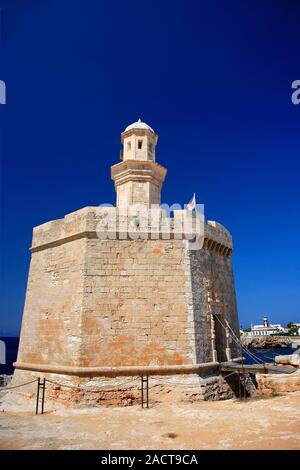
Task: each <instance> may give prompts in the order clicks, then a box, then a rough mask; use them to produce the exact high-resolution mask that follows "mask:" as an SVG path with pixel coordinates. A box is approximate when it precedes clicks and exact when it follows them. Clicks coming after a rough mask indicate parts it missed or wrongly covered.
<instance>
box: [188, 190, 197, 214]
mask: <svg viewBox="0 0 300 470" xmlns="http://www.w3.org/2000/svg"><path fill="white" fill-rule="evenodd" d="M186 208H187V210H188V211H192V210H194V209H196V195H195V193H194V196H193V197H192V199H191V200H190V201H189V202H188V204H187V205H186Z"/></svg>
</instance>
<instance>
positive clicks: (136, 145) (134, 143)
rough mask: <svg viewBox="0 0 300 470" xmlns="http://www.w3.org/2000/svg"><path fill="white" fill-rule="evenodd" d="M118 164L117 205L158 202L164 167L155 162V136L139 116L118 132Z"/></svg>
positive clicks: (115, 175)
mask: <svg viewBox="0 0 300 470" xmlns="http://www.w3.org/2000/svg"><path fill="white" fill-rule="evenodd" d="M121 140H122V144H123V150H121V160H122V162H121V163H118V164H117V165H113V166H112V168H111V176H112V179H113V180H114V182H115V188H116V194H117V207H128V206H131V205H133V204H138V203H142V204H146V205H147V206H151V205H154V204H156V205H159V204H160V192H161V187H162V183H163V182H164V179H165V176H166V173H167V170H166V169H165V168H164V167H163V166H161V165H159V164H158V163H156V162H155V147H156V144H157V140H158V136H157V135H156V134H155V132H154V130H153V129H152V128H151V127H150V126H148V125H147V124H146V123H145V122H142V121H141V120H140V119H139V120H138V121H137V122H135V123H133V124H131V125H130V126H128V127H126V129H125V131H124V132H122V134H121Z"/></svg>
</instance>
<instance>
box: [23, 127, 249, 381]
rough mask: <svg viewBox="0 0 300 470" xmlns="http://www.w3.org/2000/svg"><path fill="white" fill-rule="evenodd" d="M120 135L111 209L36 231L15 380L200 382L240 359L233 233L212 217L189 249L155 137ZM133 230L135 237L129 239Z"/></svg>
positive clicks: (136, 131) (139, 130)
mask: <svg viewBox="0 0 300 470" xmlns="http://www.w3.org/2000/svg"><path fill="white" fill-rule="evenodd" d="M121 138H122V144H123V150H122V151H121V162H120V163H117V164H115V165H113V166H112V167H111V177H112V179H113V181H114V184H115V189H116V196H117V197H116V207H85V208H83V209H80V210H78V211H76V212H73V213H71V214H68V215H66V216H65V217H64V218H63V219H58V220H53V221H50V222H47V223H45V224H43V225H40V226H38V227H35V228H34V230H33V240H32V246H31V248H30V251H31V254H32V255H31V263H30V271H29V277H28V286H27V292H26V301H25V308H24V316H23V323H22V331H21V339H20V346H19V352H18V358H17V362H16V364H15V368H16V371H15V376H14V382H15V383H18V382H20V381H24V380H28V379H29V380H30V377H31V376H33V375H34V376H38V375H40V376H41V377H42V376H43V377H44V376H45V377H51V378H52V380H54V379H55V380H56V381H58V382H60V381H61V380H63V379H64V380H65V379H68V380H69V381H71V382H73V383H79V382H80V383H85V382H87V381H89V380H90V379H91V378H97V379H99V380H100V378H102V377H107V376H111V377H114V376H115V377H118V376H121V375H128V376H138V375H139V374H141V373H143V374H150V375H151V374H154V373H156V374H157V373H159V374H167V373H168V374H175V373H178V374H180V373H188V372H190V373H194V374H196V375H197V376H198V375H199V374H200V375H201V373H202V372H201V371H203V373H204V372H205V373H209V371H210V370H212V371H213V370H216V367H217V365H218V362H222V361H226V360H230V359H234V358H237V357H238V356H239V355H240V351H239V350H238V348H237V347H236V346H235V343H231V342H230V338H229V334H228V329H227V326H226V325H229V326H230V328H232V330H233V331H234V332H235V334H236V335H237V336H239V326H238V316H237V308H236V296H235V288H234V278H233V273H232V263H231V254H232V239H231V235H230V233H229V232H228V231H227V230H226V229H225V228H224V227H223V226H222V225H220V224H218V223H217V222H212V221H207V222H205V224H204V243H203V247H202V248H201V249H199V250H191V249H189V242H187V240H186V239H185V236H183V237H182V238H181V239H180V238H178V237H177V236H176V229H175V224H174V219H173V218H172V219H171V218H164V212H163V211H162V210H161V209H160V207H159V204H160V193H161V188H162V184H163V182H164V180H165V177H166V173H167V171H166V169H165V168H164V167H163V166H161V165H160V164H158V163H157V162H156V157H155V149H156V144H157V140H158V136H157V135H156V133H155V132H154V131H153V129H152V128H151V127H150V126H148V125H147V124H145V123H144V122H141V120H139V121H137V122H135V123H134V124H132V125H130V126H128V127H127V128H126V129H125V131H124V132H123V133H122V134H121ZM136 204H138V205H140V206H142V207H144V208H145V211H146V213H149V214H150V215H151V216H150V220H154V219H155V220H156V229H155V230H154V233H150V231H149V230H148V225H146V226H145V225H143V220H142V219H141V217H139V215H138V213H137V214H135V213H134V212H133V215H128V214H126V211H127V209H128V208H130V207H133V206H135V205H136ZM186 212H187V211H178V214H177V216H178V215H179V216H180V218H181V219H182V218H184V217H185V213H186ZM124 214H125V215H124ZM117 222H118V223H117ZM115 223H117V225H116V227H117V228H116V229H115V230H114V228H113V227H114V226H115V225H114V224H115ZM126 224H127V225H126ZM132 224H133V226H134V227H135V228H136V227H138V228H139V230H140V237H139V238H135V239H133V238H132V237H129V236H128V227H129V226H132ZM147 224H148V222H147ZM120 227H121V228H120ZM124 227H125V228H124ZM126 227H127V230H126ZM166 227H169V229H170V233H169V234H168V233H167V230H166ZM217 317H218V318H217ZM219 319H222V322H221V323H220V321H219ZM225 321H226V322H227V323H225Z"/></svg>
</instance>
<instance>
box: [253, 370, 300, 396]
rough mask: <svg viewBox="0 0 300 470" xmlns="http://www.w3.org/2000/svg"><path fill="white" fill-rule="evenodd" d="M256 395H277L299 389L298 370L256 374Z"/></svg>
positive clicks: (299, 376) (299, 373)
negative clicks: (285, 372)
mask: <svg viewBox="0 0 300 470" xmlns="http://www.w3.org/2000/svg"><path fill="white" fill-rule="evenodd" d="M256 380H257V384H258V390H257V393H258V395H263V396H268V395H278V394H280V393H286V392H297V391H299V390H300V370H299V369H298V370H297V371H296V372H294V373H293V374H256Z"/></svg>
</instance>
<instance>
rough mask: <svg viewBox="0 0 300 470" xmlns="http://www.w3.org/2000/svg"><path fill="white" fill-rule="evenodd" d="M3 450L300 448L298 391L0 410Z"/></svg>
mask: <svg viewBox="0 0 300 470" xmlns="http://www.w3.org/2000/svg"><path fill="white" fill-rule="evenodd" d="M0 449H112V450H113V449H300V392H299V391H298V392H290V393H288V394H284V395H281V396H276V397H271V398H260V399H251V400H247V401H238V400H235V399H231V400H227V401H218V402H205V401H199V402H196V403H171V402H167V401H165V402H164V403H160V404H151V407H150V409H148V410H147V409H144V410H142V409H141V408H140V406H138V405H134V406H130V407H123V408H121V407H113V408H112V407H110V408H105V407H102V408H85V409H77V410H74V409H73V410H71V409H69V410H60V411H56V412H55V413H51V412H46V414H44V415H38V416H35V415H34V414H33V413H32V412H26V413H24V412H23V413H7V412H2V413H1V414H0Z"/></svg>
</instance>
